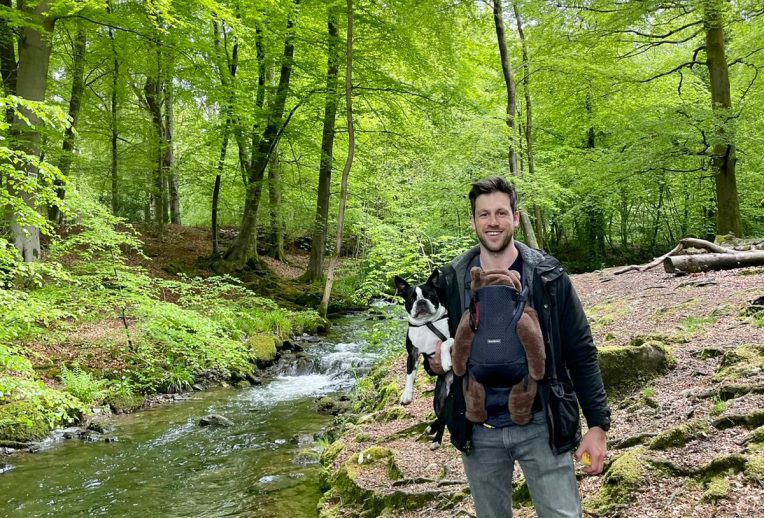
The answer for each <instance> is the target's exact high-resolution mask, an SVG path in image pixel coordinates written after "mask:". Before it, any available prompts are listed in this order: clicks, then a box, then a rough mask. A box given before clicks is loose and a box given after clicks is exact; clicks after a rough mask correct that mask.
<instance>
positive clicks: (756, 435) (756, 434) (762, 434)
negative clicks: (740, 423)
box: [749, 426, 764, 444]
mask: <svg viewBox="0 0 764 518" xmlns="http://www.w3.org/2000/svg"><path fill="white" fill-rule="evenodd" d="M749 442H751V443H752V444H757V443H764V426H759V427H758V428H756V429H755V430H754V431H753V432H751V435H750V438H749Z"/></svg>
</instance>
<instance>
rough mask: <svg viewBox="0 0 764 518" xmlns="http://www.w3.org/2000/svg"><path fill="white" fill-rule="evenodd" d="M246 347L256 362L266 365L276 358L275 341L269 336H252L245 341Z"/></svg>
mask: <svg viewBox="0 0 764 518" xmlns="http://www.w3.org/2000/svg"><path fill="white" fill-rule="evenodd" d="M247 346H248V347H249V350H250V352H251V353H252V356H254V357H255V360H257V361H258V362H266V363H267V362H271V361H273V360H274V359H275V358H276V339H275V338H274V337H273V336H271V335H262V334H256V335H252V336H250V337H249V339H248V340H247Z"/></svg>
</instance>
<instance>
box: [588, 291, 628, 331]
mask: <svg viewBox="0 0 764 518" xmlns="http://www.w3.org/2000/svg"><path fill="white" fill-rule="evenodd" d="M630 311H631V309H630V308H629V306H628V304H627V302H626V301H625V300H623V299H616V300H613V301H609V302H603V303H601V304H597V305H595V306H592V307H590V308H587V310H586V315H587V316H588V318H589V321H590V323H591V326H592V330H593V331H595V332H597V331H600V330H602V329H603V328H605V327H607V326H609V325H611V324H613V323H614V322H616V321H617V320H619V319H621V318H623V317H624V316H626V314H628V313H629V312H630Z"/></svg>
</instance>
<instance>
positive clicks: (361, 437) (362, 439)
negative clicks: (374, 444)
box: [354, 432, 371, 442]
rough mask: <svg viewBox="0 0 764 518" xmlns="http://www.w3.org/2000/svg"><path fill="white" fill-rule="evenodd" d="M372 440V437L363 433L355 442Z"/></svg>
mask: <svg viewBox="0 0 764 518" xmlns="http://www.w3.org/2000/svg"><path fill="white" fill-rule="evenodd" d="M370 440H371V435H369V434H368V433H365V432H361V433H359V434H358V435H356V436H355V439H354V441H355V442H369V441H370Z"/></svg>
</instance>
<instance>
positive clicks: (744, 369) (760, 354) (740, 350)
mask: <svg viewBox="0 0 764 518" xmlns="http://www.w3.org/2000/svg"><path fill="white" fill-rule="evenodd" d="M762 369H764V344H747V345H740V346H738V347H735V348H734V349H730V350H727V351H725V352H724V354H723V355H722V360H721V363H720V365H719V370H718V371H717V372H716V374H714V381H725V380H726V381H734V380H739V379H741V378H745V377H747V376H748V375H750V374H751V373H752V372H757V371H760V370H762Z"/></svg>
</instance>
